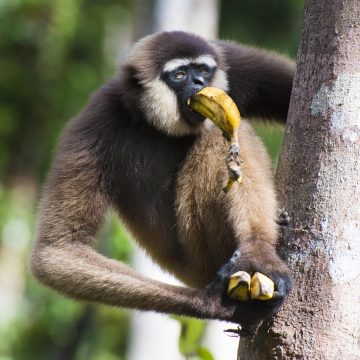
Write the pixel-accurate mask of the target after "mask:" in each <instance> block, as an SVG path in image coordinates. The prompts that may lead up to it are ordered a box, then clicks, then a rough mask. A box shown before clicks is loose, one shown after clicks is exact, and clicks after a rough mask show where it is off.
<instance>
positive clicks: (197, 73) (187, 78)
mask: <svg viewBox="0 0 360 360" xmlns="http://www.w3.org/2000/svg"><path fill="white" fill-rule="evenodd" d="M215 71H216V67H210V66H209V65H207V64H193V63H190V64H188V65H183V66H179V67H177V68H176V69H174V70H173V71H166V72H163V73H161V76H160V78H161V79H162V80H163V81H164V82H165V83H166V84H167V85H168V86H169V88H170V89H172V90H173V91H174V92H175V94H176V96H177V98H178V101H179V108H180V112H181V115H182V116H183V117H184V119H185V120H186V121H187V122H188V123H189V124H193V125H196V124H199V122H203V121H204V120H205V118H204V117H203V116H202V115H200V114H198V113H197V112H195V111H193V110H192V109H191V108H189V106H188V105H187V100H188V99H189V98H190V97H191V96H193V95H194V94H196V93H197V92H199V91H200V90H201V89H202V88H204V87H206V86H209V84H210V83H211V80H212V78H213V76H214V73H215Z"/></svg>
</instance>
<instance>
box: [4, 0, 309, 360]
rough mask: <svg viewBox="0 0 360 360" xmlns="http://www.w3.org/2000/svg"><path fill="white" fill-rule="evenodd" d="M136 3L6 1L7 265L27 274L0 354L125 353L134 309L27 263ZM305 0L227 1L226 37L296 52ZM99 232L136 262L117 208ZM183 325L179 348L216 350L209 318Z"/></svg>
mask: <svg viewBox="0 0 360 360" xmlns="http://www.w3.org/2000/svg"><path fill="white" fill-rule="evenodd" d="M133 5H134V4H133V1H132V0H52V1H49V0H0V265H2V264H1V261H2V260H1V259H2V258H1V254H4V253H5V250H6V249H7V251H10V252H11V253H12V254H16V256H17V257H18V259H20V264H21V267H20V270H19V271H20V276H21V277H22V278H21V279H20V280H21V281H20V285H18V288H17V291H18V292H19V291H20V295H21V298H20V300H19V299H18V303H17V305H16V306H17V308H16V309H17V311H16V314H15V316H14V317H13V320H12V321H11V323H6V322H5V321H4V320H3V319H0V360H5V359H6V360H29V359H38V360H42V359H44V360H45V359H55V360H56V359H59V360H62V359H76V360H82V359H90V360H92V359H94V360H113V359H125V356H126V355H125V354H126V346H127V342H128V336H129V319H128V313H127V312H126V311H123V310H118V309H111V308H108V307H103V306H90V305H84V304H82V303H78V302H73V301H71V300H68V299H65V298H63V297H62V296H59V295H58V294H55V293H53V292H52V291H50V290H47V289H45V288H43V287H42V286H40V285H38V284H37V283H36V282H35V281H34V280H32V279H31V277H30V276H29V275H28V274H27V271H26V262H27V255H28V250H29V247H30V244H29V239H30V238H31V237H32V234H33V230H34V219H35V215H34V214H35V209H36V199H37V198H38V192H39V188H40V186H41V183H42V182H43V179H44V176H45V173H46V170H47V169H48V167H49V163H50V159H51V157H52V153H53V149H54V147H55V144H56V142H57V138H58V136H59V133H60V131H61V130H62V129H63V128H64V126H65V124H66V122H67V121H68V119H69V118H71V117H72V116H74V115H76V113H77V112H79V111H80V110H81V108H82V107H83V106H84V104H85V103H86V101H87V99H88V97H89V95H90V94H91V92H93V91H94V90H95V89H96V88H97V87H98V86H99V85H100V84H101V83H103V82H104V81H105V80H106V79H107V78H109V77H110V76H111V75H112V74H113V73H114V71H115V70H116V66H115V63H116V61H117V60H118V59H117V58H118V57H119V51H118V49H117V46H118V45H117V44H118V39H117V38H116V36H117V35H119V37H121V36H122V32H118V31H119V29H124V31H126V26H127V24H130V23H131V19H132V12H133ZM302 5H303V1H302V0H242V1H237V2H236V1H228V0H223V1H222V5H221V22H220V36H221V37H223V38H231V39H236V40H239V41H242V42H244V43H250V44H255V45H259V46H265V47H268V48H272V49H275V50H280V51H282V52H284V53H287V54H290V55H291V56H295V53H296V48H297V43H298V40H299V35H300V22H301V16H302ZM127 31H129V30H127ZM129 33H130V34H131V29H130V31H129ZM114 37H115V39H114ZM269 129H270V128H269V126H268V125H264V126H263V125H258V126H257V131H258V133H259V134H261V135H262V136H263V138H264V141H265V143H266V144H267V145H268V147H269V150H270V152H271V153H272V156H273V158H274V159H276V156H277V154H278V151H279V148H280V144H281V139H282V130H281V128H275V129H273V128H271V129H270V131H269ZM19 184H20V185H19ZM24 186H25V190H24ZM26 187H28V190H26ZM9 234H10V235H11V236H10V238H11V243H9V240H8V239H9ZM14 234H15V235H16V234H18V235H19V236H18V237H16V236H13V235H14ZM25 235H26V236H25ZM100 237H101V238H102V239H103V241H102V242H101V244H100V251H101V252H102V253H104V254H107V255H109V256H111V257H114V258H116V259H119V260H123V261H129V259H130V256H131V246H130V243H129V241H128V240H127V239H128V236H127V234H126V233H125V232H124V230H123V228H122V227H121V226H120V225H119V223H118V221H117V220H116V218H115V216H113V215H109V217H108V220H107V222H106V226H105V227H104V229H103V231H102V233H101V234H100ZM22 239H28V242H27V243H24V240H22ZM9 276H13V274H9ZM14 276H15V275H14ZM12 280H13V282H14V283H16V282H17V281H18V279H15V278H14V279H12ZM0 310H1V309H0ZM181 324H182V329H183V331H182V334H181V336H180V339H179V348H180V352H181V353H182V354H183V355H184V356H185V357H187V358H188V359H209V360H210V359H212V357H211V355H210V354H209V353H208V352H207V351H206V350H205V349H203V348H201V339H202V335H203V332H204V329H205V325H204V323H202V322H198V321H195V320H191V321H190V320H188V319H185V320H184V319H182V320H181Z"/></svg>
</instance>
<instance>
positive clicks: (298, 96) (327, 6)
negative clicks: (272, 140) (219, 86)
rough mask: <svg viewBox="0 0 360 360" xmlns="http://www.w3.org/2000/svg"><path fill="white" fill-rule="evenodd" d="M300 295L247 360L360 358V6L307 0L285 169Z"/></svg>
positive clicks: (286, 238)
mask: <svg viewBox="0 0 360 360" xmlns="http://www.w3.org/2000/svg"><path fill="white" fill-rule="evenodd" d="M276 180H277V187H278V191H279V198H280V202H281V205H282V207H284V208H285V209H286V210H287V211H288V213H289V215H290V217H291V219H292V221H291V223H290V225H289V226H288V227H287V228H286V229H285V230H283V234H282V235H283V236H282V238H281V241H280V245H279V248H281V253H282V255H283V257H284V258H285V259H286V261H287V262H288V263H289V264H290V266H291V268H292V270H293V274H294V278H295V288H294V290H293V292H292V294H291V295H290V296H289V298H288V300H287V301H286V303H285V305H284V307H283V308H282V310H281V312H280V313H279V314H278V315H277V316H276V317H275V318H274V319H273V320H272V321H271V322H268V323H266V324H263V325H262V326H261V327H260V329H259V331H258V334H257V336H255V337H254V338H253V339H246V338H244V339H241V340H240V346H239V353H238V359H241V360H246V359H251V360H260V359H262V360H265V359H266V360H269V359H312V360H313V359H316V360H317V359H326V360H331V359H339V358H340V359H341V358H342V359H346V360H355V359H359V358H360V306H359V304H360V1H359V0H307V1H306V3H305V12H304V25H303V34H302V40H301V45H300V49H299V53H298V70H297V73H296V76H295V81H294V87H293V94H292V99H291V104H290V110H289V116H288V124H287V127H286V132H285V142H284V145H283V149H282V153H281V156H280V161H279V167H278V170H277V176H276Z"/></svg>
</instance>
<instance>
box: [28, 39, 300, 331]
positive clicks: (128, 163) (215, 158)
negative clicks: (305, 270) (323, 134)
mask: <svg viewBox="0 0 360 360" xmlns="http://www.w3.org/2000/svg"><path fill="white" fill-rule="evenodd" d="M164 34H165V35H164ZM169 34H170V35H169ZM164 36H165V37H170V38H171V39H172V42H171V51H172V52H174V53H175V54H176V46H180V45H181V44H182V43H184V41H185V42H186V43H188V50H189V54H186V48H185V49H184V47H183V45H181V47H180V49H181V54H180V55H181V56H186V55H188V56H198V55H199V54H202V53H205V54H206V53H208V51H213V52H214V56H215V57H217V59H220V57H221V55H220V54H219V53H217V52H216V48H217V47H218V46H220V45H217V46H216V47H212V45H211V44H210V43H208V42H206V41H204V40H202V39H201V38H198V37H195V36H193V35H189V34H184V33H179V32H175V33H162V34H158V35H156V36H155V37H151V38H150V40H149V39H147V40H145V41H144V42H143V43H140V45H137V48H136V52H135V53H137V54H141V47H142V46H143V48H144V49H146V51H145V53H146V54H147V52H148V51H149V41H150V44H153V43H154V42H155V43H156V44H157V54H158V55H154V58H156V56H158V57H159V56H160V55H161V56H162V57H161V59H162V60H161V61H167V60H168V59H171V56H170V57H169V56H168V57H167V56H166V45H164V41H162V40H163V38H162V37H164ZM189 39H191V41H189ZM177 41H178V43H177ZM209 49H210V50H209ZM239 49H241V48H239ZM179 51H180V50H179ZM238 51H240V50H238ZM227 52H229V51H228V50H227ZM159 54H160V55H159ZM150 55H151V54H150ZM180 55H179V54H178V57H181V56H180ZM147 56H149V54H148V55H147ZM172 56H173V55H172ZM251 56H252V61H253V62H255V63H256V61H258V63H260V64H265V65H262V66H261V67H260V68H256V66H255V65H254V67H253V68H252V69H249V67H248V66H247V67H244V66H242V65H244V63H242V62H241V61H240V63H239V64H238V65H237V66H238V72H237V73H236V74H237V75H236V76H239V75H241V74H242V72H243V71H245V73H243V75H244V79H246V76H248V75H249V72H250V75H252V78H251V76H250V78H251V79H252V80H251V81H249V80H246V81H243V83H241V84H240V85H238V83H234V82H233V79H232V78H231V77H229V78H228V80H229V85H230V90H231V89H232V91H234V93H233V96H234V100H235V101H236V102H237V104H238V105H239V104H240V105H241V104H244V105H241V106H244V108H245V109H246V111H247V112H248V115H249V116H251V115H252V114H253V113H254V114H255V113H256V114H258V113H259V114H263V111H261V109H257V110H256V111H255V110H254V111H253V113H252V107H251V106H250V105H249V104H247V101H250V100H251V99H255V98H254V97H253V94H255V93H256V94H257V97H256V101H257V103H258V106H261V100H262V101H263V102H264V104H265V105H264V106H265V107H266V112H265V115H267V116H268V117H270V118H271V117H274V116H280V117H282V118H284V115H286V109H287V106H288V100H289V97H290V90H291V82H292V73H293V70H292V71H291V70H289V68H287V69H286V70H284V69H283V67H282V66H281V64H283V65H284V67H287V66H289V63H288V61H287V60H283V59H281V58H277V59H276V60H274V59H273V56H270V57H268V56H267V55H264V54H263V53H262V52H259V51H258V52H257V51H255V50H252V55H251ZM240 58H241V57H240ZM226 59H227V63H226V65H225V64H222V65H221V66H222V69H225V68H226V66H229V63H234V62H235V60H232V59H231V56H230V54H229V53H228V54H227V58H226ZM238 60H239V59H238ZM141 61H143V62H144V58H142V60H141ZM147 61H150V64H147V63H146V61H145V63H143V64H142V71H143V73H142V74H140V73H139V72H137V70H136V66H138V64H139V61H136V62H135V63H136V64H135V65H136V66H135V67H133V65H132V62H131V57H130V58H129V60H128V61H127V63H126V64H125V65H124V68H123V69H122V71H121V72H120V76H119V77H118V78H116V79H114V80H112V81H111V82H109V83H108V84H106V85H105V86H103V87H102V88H101V89H100V90H99V91H98V92H97V93H96V94H95V95H94V96H93V98H92V100H91V101H90V103H89V104H88V106H87V107H86V108H85V109H84V110H83V112H82V113H81V114H80V115H79V116H78V117H77V118H75V119H74V120H73V121H71V122H70V124H69V126H68V127H67V129H66V130H65V132H64V134H63V135H62V137H61V141H60V144H59V147H58V150H57V153H56V156H55V159H54V162H53V166H52V169H51V171H50V174H49V176H48V179H47V183H46V185H45V188H44V191H43V196H42V200H41V203H40V210H39V216H38V234H37V242H36V244H35V246H34V249H33V252H32V256H31V263H30V265H31V270H32V272H33V273H34V275H35V276H36V277H37V278H38V279H39V280H40V281H41V282H42V283H44V284H46V285H48V286H50V287H52V288H54V289H56V290H58V291H60V292H62V293H64V294H66V295H68V296H71V297H73V298H76V299H80V300H87V301H94V302H101V303H105V304H109V305H115V306H125V307H131V308H137V309H140V310H153V311H159V312H164V313H175V314H180V315H190V316H197V317H200V318H216V319H224V320H230V321H235V322H241V323H243V324H252V323H256V322H258V321H259V320H260V319H262V318H264V317H266V316H269V315H271V314H272V313H273V312H274V311H275V310H276V309H277V308H278V306H279V304H280V303H281V301H274V302H262V303H261V304H260V303H257V302H254V303H249V304H247V303H237V302H234V301H231V300H230V299H229V298H228V297H227V296H226V292H225V290H226V284H227V281H228V276H229V275H230V274H231V273H233V272H235V271H236V270H240V269H241V270H246V271H249V272H254V271H260V272H262V273H264V274H267V275H269V276H270V277H272V278H273V279H274V281H275V282H276V284H277V286H278V287H279V291H280V292H281V295H283V296H284V295H285V294H286V293H287V292H288V291H289V289H290V287H291V277H290V274H289V271H288V270H287V268H286V266H285V265H284V264H283V262H282V261H281V260H280V259H279V258H278V256H277V255H276V251H275V244H276V239H277V226H276V223H275V211H276V209H277V203H276V198H275V193H274V186H273V179H272V173H271V167H270V160H269V157H268V155H267V153H266V151H265V148H264V145H263V144H262V143H261V141H260V140H259V138H258V137H257V136H256V135H255V133H254V131H253V130H252V128H251V126H250V124H249V123H248V122H246V121H243V122H242V124H241V127H240V130H239V135H240V144H241V159H242V160H243V166H242V172H243V177H244V184H243V186H241V187H240V186H238V185H237V184H235V185H234V186H233V187H232V189H231V190H230V191H229V193H228V194H224V193H223V192H221V188H222V186H223V185H224V183H225V182H226V178H227V174H226V168H225V161H224V158H225V156H226V152H227V149H228V144H227V143H226V141H225V140H224V139H223V137H222V135H221V133H220V131H219V130H217V129H216V128H211V129H207V130H206V129H204V131H202V132H200V133H199V132H198V131H196V132H194V134H193V135H191V134H190V135H187V136H181V137H173V136H169V135H167V134H164V133H163V132H162V131H159V130H158V129H156V128H155V127H154V126H152V125H151V124H149V123H148V121H146V114H144V113H142V110H141V106H139V104H138V102H139V97H140V96H141V92H142V90H143V87H142V86H143V85H142V84H141V82H142V81H151V78H152V77H154V76H157V75H156V74H157V72H156V71H158V70H156V69H157V67H156V66H155V67H154V64H157V61H156V59H155V60H154V62H153V63H151V59H149V60H147ZM161 61H160V60H159V59H158V62H159V64H160V63H161ZM221 61H224V60H221ZM246 61H248V60H246ZM273 63H274V64H273ZM263 67H264V69H263ZM147 68H148V69H150V68H151V70H149V71H150V73H149V72H148V73H147V72H146V71H145V70H146V69H147ZM244 69H245V70H244ZM230 70H231V69H230ZM230 70H229V71H230ZM235 70H236V69H232V71H235ZM246 71H247V72H246ZM261 71H264V72H265V74H262V73H261ZM235 72H236V71H235ZM267 72H270V73H271V76H270V75H269V76H267V75H266V73H267ZM228 74H229V73H228ZM235 78H236V79H237V77H235ZM264 79H266V81H265V80H264ZM269 79H272V80H271V81H272V84H271V89H270V88H269V87H268V82H269V81H270V80H269ZM237 81H238V79H237ZM278 83H280V86H279V89H277V90H276V91H277V92H278V93H281V92H283V94H282V95H281V98H279V99H276V98H274V99H273V103H272V104H271V106H268V105H266V104H267V103H268V97H267V95H268V94H267V92H269V91H270V90H271V92H274V91H275V90H274V89H276V88H277V84H278ZM264 84H266V86H265V87H264V88H262V86H263V85H264ZM284 84H285V85H284ZM247 85H248V88H249V89H250V90H251V91H250V92H248V93H249V94H251V96H250V98H249V99H248V100H247V98H246V89H247ZM237 86H240V89H244V93H243V94H242V97H241V98H237V97H236V96H235V95H236V91H238V90H239V89H238V87H237ZM254 87H255V88H254ZM257 90H259V91H258V92H257ZM260 90H261V91H260ZM276 91H275V92H276ZM284 98H285V100H284ZM254 101H255V100H254ZM241 106H240V111H241V112H242V109H241ZM109 207H113V208H114V209H115V210H116V211H117V212H118V214H119V216H120V218H121V220H122V221H123V223H124V224H125V225H126V226H127V228H128V229H129V230H130V232H131V233H132V235H133V237H134V238H135V240H136V241H138V242H139V243H140V244H141V246H143V247H144V248H145V249H146V250H147V251H148V253H149V254H150V255H151V256H152V258H153V259H154V260H155V261H156V262H158V263H159V264H160V265H161V266H162V267H163V268H165V269H166V270H168V271H170V272H172V273H173V274H175V275H176V276H177V277H178V278H179V279H181V280H182V281H184V282H185V283H186V284H188V285H190V286H192V287H193V288H186V287H176V286H171V285H167V284H163V283H160V282H158V281H154V280H151V279H148V278H146V277H145V276H142V275H140V274H138V273H136V272H135V271H134V270H132V269H131V268H130V267H128V266H127V265H125V264H122V263H119V262H117V261H114V260H112V259H108V258H106V257H104V256H102V255H101V254H99V253H97V252H96V251H95V250H94V247H95V245H96V235H97V232H98V231H99V229H100V228H101V226H102V224H103V220H104V216H105V214H106V210H107V209H108V208H109ZM236 250H240V251H241V256H234V257H232V258H231V255H232V254H233V253H234V251H236ZM236 255H238V254H236ZM230 258H231V259H230Z"/></svg>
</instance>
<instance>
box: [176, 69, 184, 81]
mask: <svg viewBox="0 0 360 360" xmlns="http://www.w3.org/2000/svg"><path fill="white" fill-rule="evenodd" d="M185 75H186V73H185V71H177V72H176V73H175V74H174V78H175V79H176V80H181V79H183V78H184V77H185Z"/></svg>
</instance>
